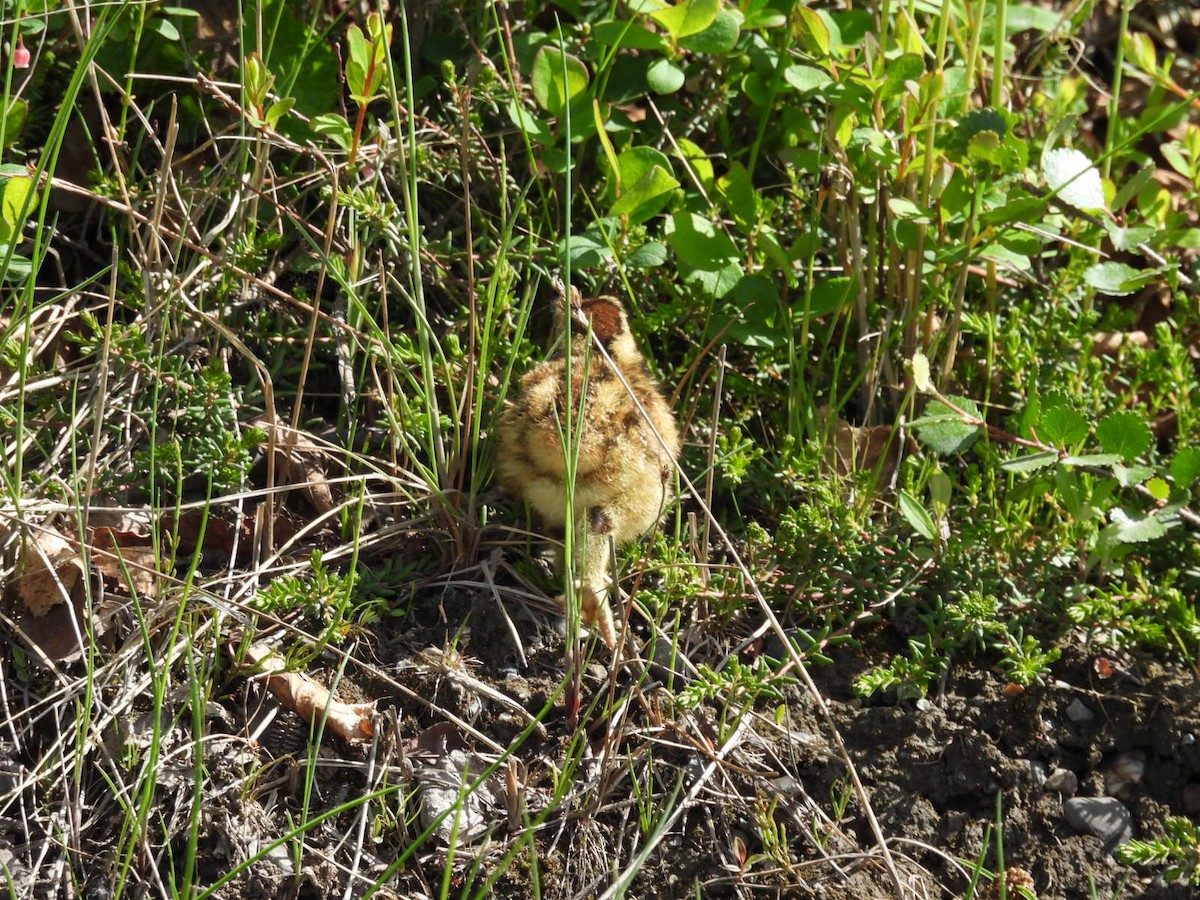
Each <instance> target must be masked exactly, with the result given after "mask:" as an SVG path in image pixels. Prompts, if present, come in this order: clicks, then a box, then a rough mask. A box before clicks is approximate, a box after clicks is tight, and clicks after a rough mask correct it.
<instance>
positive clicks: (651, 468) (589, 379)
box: [496, 287, 680, 648]
mask: <svg viewBox="0 0 1200 900" xmlns="http://www.w3.org/2000/svg"><path fill="white" fill-rule="evenodd" d="M564 307H565V308H564ZM589 325H590V331H591V333H592V334H594V335H595V337H596V339H597V340H598V341H599V342H600V344H601V345H602V346H603V347H604V348H605V349H606V350H607V351H608V355H609V356H610V357H611V358H612V361H613V363H614V364H615V365H616V367H617V368H618V369H620V372H621V374H622V375H623V376H624V377H625V381H626V382H627V383H628V385H629V389H628V390H627V389H626V387H625V385H623V384H622V383H621V380H620V378H618V377H617V375H616V373H615V372H614V371H613V368H612V366H610V365H609V363H608V362H607V361H606V360H605V359H604V357H603V355H602V354H600V353H599V352H598V351H596V350H595V348H594V347H593V346H592V345H591V339H590V337H589ZM568 328H569V331H570V341H571V368H570V372H569V375H570V385H571V392H570V400H571V413H570V415H571V438H572V446H568V447H566V448H565V449H564V447H563V438H562V434H563V431H564V429H565V428H566V426H567V416H568V407H567V377H568V370H567V361H566V358H565V352H563V353H560V354H559V355H557V356H556V357H554V358H553V359H550V360H547V361H546V362H544V363H542V364H541V365H539V366H537V367H536V368H535V369H533V370H532V371H531V372H529V373H528V374H527V375H526V376H525V377H524V378H523V379H522V381H521V392H520V396H519V397H518V398H517V400H516V403H515V404H514V405H513V406H512V407H510V408H509V409H507V410H506V411H505V412H504V414H503V416H502V417H501V420H500V447H499V455H498V459H497V462H496V475H497V477H498V478H499V480H500V483H501V484H502V485H503V486H504V488H505V489H506V490H507V491H509V492H510V493H512V494H514V495H516V496H518V497H521V498H523V499H524V500H525V501H526V502H527V503H528V504H529V505H530V506H531V507H533V509H534V510H535V511H536V512H537V513H538V515H539V516H540V517H541V518H542V520H543V521H544V522H545V523H546V525H548V526H551V527H556V528H557V527H561V528H563V529H564V530H565V528H566V524H567V521H566V520H567V508H566V492H567V483H566V482H567V469H566V465H565V459H564V455H565V453H572V452H574V449H575V448H574V446H573V445H574V444H576V443H577V444H578V457H577V462H576V468H575V494H574V519H575V521H574V534H575V536H576V540H577V541H582V542H583V546H584V556H583V569H582V572H581V573H580V579H579V581H580V585H579V586H580V589H581V592H582V598H581V599H582V608H583V615H584V619H585V621H586V622H588V623H589V624H590V625H592V626H593V627H595V629H596V631H597V632H598V633H599V635H600V637H601V638H602V639H603V641H604V643H605V644H607V645H608V646H609V647H610V648H611V647H613V646H614V645H615V644H616V629H615V627H614V625H613V615H612V610H611V609H610V608H609V605H608V597H607V595H608V589H609V579H608V568H609V567H608V559H609V550H608V539H609V538H610V537H611V538H612V539H613V541H614V542H615V543H616V545H617V546H621V545H622V544H626V543H628V542H630V541H632V540H635V539H636V538H638V537H640V536H641V535H642V534H644V533H645V532H646V531H648V530H649V529H650V528H652V527H653V526H654V524H655V523H656V522H658V520H659V518H660V517H661V516H662V513H663V510H664V509H666V506H667V503H668V502H669V501H670V499H671V482H672V471H673V469H674V462H675V459H676V458H678V456H679V449H680V442H679V430H678V428H677V427H676V425H675V417H674V416H673V415H672V414H671V408H670V407H669V406H668V405H667V401H666V400H665V399H664V398H663V395H662V393H661V391H660V390H659V387H658V384H657V383H656V382H655V380H654V378H653V377H652V376H651V375H650V373H649V371H648V370H647V368H646V362H645V359H644V358H643V356H642V354H641V351H639V350H638V348H637V344H636V343H635V342H634V339H633V335H632V333H631V332H630V330H629V319H628V317H627V316H626V314H625V308H624V307H623V306H622V305H621V302H620V301H619V300H617V299H616V298H615V297H596V298H592V299H588V300H583V299H581V297H580V294H579V291H578V289H576V288H574V287H572V288H571V302H570V304H569V306H568V305H567V304H565V303H563V301H562V300H561V299H560V301H559V304H558V308H557V310H556V312H555V336H558V335H560V334H562V333H563V332H564V330H566V329H568ZM585 390H586V399H584V398H583V397H582V396H581V395H583V394H584V392H585ZM631 393H632V397H636V398H637V401H638V403H640V404H641V409H639V408H638V403H635V402H634V400H633V399H632V398H631V396H630V395H631ZM581 406H582V407H583V412H582V416H580V415H579V412H578V410H579V409H580V407H581ZM642 410H644V411H645V412H644V414H643V412H642ZM655 431H657V432H658V435H659V436H661V437H662V441H661V442H660V441H659V439H658V437H656V436H655V433H654V432H655ZM664 446H665V449H664ZM559 568H560V570H561V568H562V557H561V554H560V555H559ZM558 600H559V602H560V603H562V602H563V601H564V598H563V597H561V596H560V597H559V598H558Z"/></svg>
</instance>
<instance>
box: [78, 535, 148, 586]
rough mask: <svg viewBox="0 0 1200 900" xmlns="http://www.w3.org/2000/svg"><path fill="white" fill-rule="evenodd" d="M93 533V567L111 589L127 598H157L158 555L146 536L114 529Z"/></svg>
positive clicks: (91, 542)
mask: <svg viewBox="0 0 1200 900" xmlns="http://www.w3.org/2000/svg"><path fill="white" fill-rule="evenodd" d="M90 531H91V541H90V544H91V547H92V551H93V552H92V555H91V561H92V565H93V566H95V568H96V569H97V571H99V573H100V575H101V577H103V578H104V582H105V587H106V589H107V590H109V591H112V592H114V593H120V594H125V595H127V596H138V597H154V596H156V595H157V593H158V581H159V573H158V553H157V552H156V551H155V549H154V546H153V545H152V544H151V543H149V541H147V539H146V538H145V537H144V536H141V535H137V534H131V533H129V532H119V531H115V530H114V529H111V528H94V529H90ZM126 573H128V575H126Z"/></svg>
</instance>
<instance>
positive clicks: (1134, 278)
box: [1083, 260, 1157, 297]
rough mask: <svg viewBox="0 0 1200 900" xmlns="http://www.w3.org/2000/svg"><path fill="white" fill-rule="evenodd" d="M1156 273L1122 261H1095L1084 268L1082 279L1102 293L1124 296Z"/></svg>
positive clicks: (1141, 286) (1146, 282) (1140, 287)
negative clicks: (1092, 264)
mask: <svg viewBox="0 0 1200 900" xmlns="http://www.w3.org/2000/svg"><path fill="white" fill-rule="evenodd" d="M1156 277H1157V276H1156V274H1155V273H1154V271H1153V270H1145V271H1140V270H1138V269H1135V268H1133V266H1127V265H1126V264H1125V263H1122V262H1114V261H1112V260H1109V261H1108V262H1102V263H1097V264H1096V265H1094V266H1091V267H1089V268H1087V269H1085V270H1084V273H1083V280H1084V281H1085V282H1086V283H1087V284H1088V285H1090V286H1091V287H1093V288H1095V289H1096V290H1098V291H1099V292H1100V293H1102V294H1108V295H1109V296H1112V297H1124V296H1125V295H1127V294H1132V293H1135V292H1136V291H1139V290H1141V289H1142V288H1143V287H1145V286H1146V285H1147V284H1149V283H1150V282H1151V281H1152V280H1154V278H1156Z"/></svg>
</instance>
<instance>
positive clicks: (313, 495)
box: [253, 416, 342, 515]
mask: <svg viewBox="0 0 1200 900" xmlns="http://www.w3.org/2000/svg"><path fill="white" fill-rule="evenodd" d="M253 424H254V426H255V427H256V428H260V429H262V430H263V431H264V432H266V433H267V436H268V437H270V435H271V433H272V430H274V433H275V466H276V474H277V477H278V478H279V479H280V480H281V481H290V482H296V481H300V480H301V478H302V479H303V484H302V485H301V486H300V493H301V494H302V495H303V496H304V499H306V500H307V501H308V502H309V504H310V505H311V506H312V508H313V509H314V510H316V512H317V514H318V515H324V514H325V513H328V512H330V511H331V510H332V509H334V508H335V507H336V506H337V500H336V498H335V497H334V494H333V488H332V487H331V486H330V483H329V472H330V470H331V469H341V468H342V466H341V462H340V460H338V459H336V458H335V457H334V455H333V454H331V452H330V448H329V444H328V442H325V441H322V440H320V439H319V438H318V437H317V436H316V435H314V434H312V433H311V432H307V431H302V430H299V429H297V430H293V429H291V428H286V427H284V426H282V425H272V424H271V422H270V420H269V419H268V418H267V417H266V416H260V417H259V418H258V419H256V420H255V421H254V423H253Z"/></svg>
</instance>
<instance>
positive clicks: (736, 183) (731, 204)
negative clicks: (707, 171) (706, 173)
mask: <svg viewBox="0 0 1200 900" xmlns="http://www.w3.org/2000/svg"><path fill="white" fill-rule="evenodd" d="M717 190H718V191H720V193H721V197H722V199H724V201H725V208H726V209H727V210H729V212H730V213H732V214H733V218H734V220H735V221H736V222H737V223H738V224H739V225H742V226H744V227H747V228H749V227H753V226H754V225H756V224H757V223H758V192H757V191H755V190H754V184H753V183H752V182H751V180H750V173H749V172H747V171H746V167H745V166H743V165H742V164H741V163H740V162H735V163H733V164H732V165H731V166H730V167H729V171H728V172H726V173H725V174H724V175H722V176H721V177H720V178H718V179H717Z"/></svg>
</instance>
